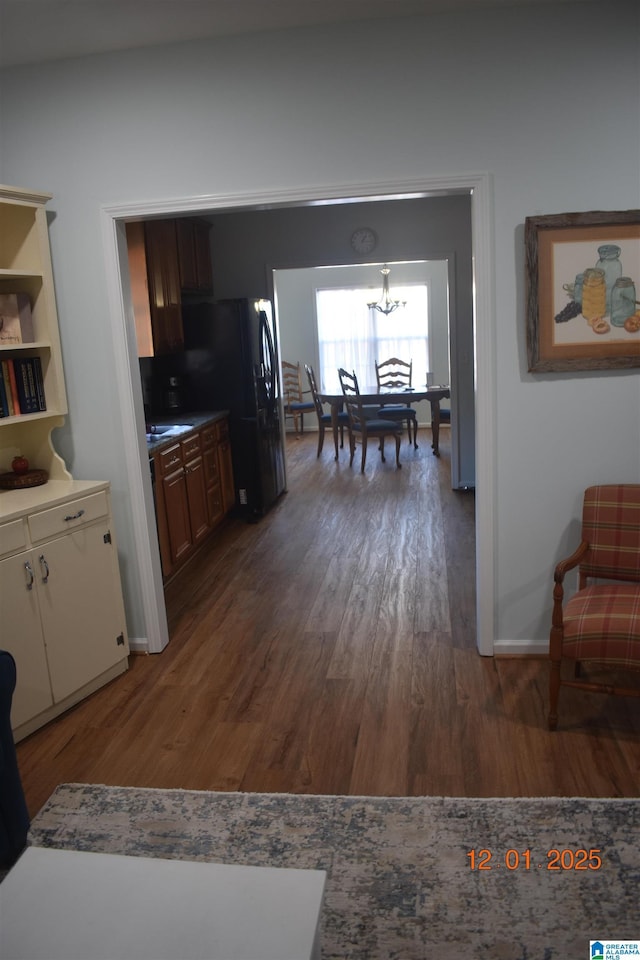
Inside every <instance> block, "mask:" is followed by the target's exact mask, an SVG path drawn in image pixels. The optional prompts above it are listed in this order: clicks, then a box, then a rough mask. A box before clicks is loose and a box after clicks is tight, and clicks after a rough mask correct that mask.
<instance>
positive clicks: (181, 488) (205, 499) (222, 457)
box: [154, 419, 235, 580]
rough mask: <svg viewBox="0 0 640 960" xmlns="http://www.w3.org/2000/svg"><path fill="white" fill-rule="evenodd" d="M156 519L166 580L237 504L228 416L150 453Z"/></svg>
mask: <svg viewBox="0 0 640 960" xmlns="http://www.w3.org/2000/svg"><path fill="white" fill-rule="evenodd" d="M154 474H155V477H156V519H157V525H158V541H159V545H160V559H161V562H162V574H163V577H164V579H165V580H167V579H168V578H169V577H171V576H173V574H174V573H175V572H176V571H177V570H178V569H179V568H180V567H181V566H182V564H183V563H185V562H186V561H187V560H188V559H189V558H190V557H191V556H192V554H193V552H194V551H195V550H196V549H197V547H199V546H200V544H201V543H202V542H204V540H206V539H207V538H208V537H209V536H210V534H211V533H212V531H213V530H214V529H215V527H217V525H218V524H219V523H220V522H221V521H222V520H223V519H224V517H225V516H226V514H227V513H228V512H229V511H230V510H231V508H232V507H233V505H234V503H235V489H234V485H233V467H232V464H231V447H230V445H229V425H228V420H226V419H224V420H218V421H215V422H213V423H211V424H207V425H205V426H203V427H201V428H200V429H199V430H198V429H194V431H193V433H191V434H189V435H188V436H187V437H185V439H184V440H181V441H179V442H176V443H174V444H173V445H171V446H169V447H166V448H164V449H163V450H160V451H159V452H158V453H156V454H155V456H154Z"/></svg>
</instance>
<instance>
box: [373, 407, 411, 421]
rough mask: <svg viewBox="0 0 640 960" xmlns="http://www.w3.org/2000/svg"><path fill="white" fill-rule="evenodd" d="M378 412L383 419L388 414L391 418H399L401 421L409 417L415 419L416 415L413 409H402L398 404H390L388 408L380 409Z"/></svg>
mask: <svg viewBox="0 0 640 960" xmlns="http://www.w3.org/2000/svg"><path fill="white" fill-rule="evenodd" d="M379 410H380V415H381V416H383V417H386V416H387V415H388V414H390V415H391V416H392V417H401V418H403V419H406V418H407V417H411V416H414V417H415V415H416V412H415V410H414V409H413V407H402V406H400V405H399V404H393V403H390V404H389V406H388V407H386V406H385V407H380V408H379Z"/></svg>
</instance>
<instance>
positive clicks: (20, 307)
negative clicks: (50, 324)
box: [0, 293, 34, 346]
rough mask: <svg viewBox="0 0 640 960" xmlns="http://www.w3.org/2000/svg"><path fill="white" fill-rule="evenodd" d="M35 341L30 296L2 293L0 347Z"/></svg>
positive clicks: (0, 294)
mask: <svg viewBox="0 0 640 960" xmlns="http://www.w3.org/2000/svg"><path fill="white" fill-rule="evenodd" d="M33 341H34V335H33V315H32V313H31V300H30V299H29V294H28V293H0V345H2V346H7V345H9V344H12V343H33Z"/></svg>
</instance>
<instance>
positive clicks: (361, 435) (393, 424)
mask: <svg viewBox="0 0 640 960" xmlns="http://www.w3.org/2000/svg"><path fill="white" fill-rule="evenodd" d="M338 376H339V377H340V386H341V388H342V393H343V394H344V398H345V405H346V408H347V414H348V417H349V452H350V457H349V466H351V465H352V464H353V458H354V455H355V452H356V441H357V440H359V441H360V446H361V448H362V455H361V463H360V472H361V473H364V466H365V463H366V460H367V444H368V441H369V437H377V438H378V440H379V449H380V455H381V457H382V462H383V463H386V460H385V456H384V441H385V437H389V436H391V437H394V438H395V441H396V467H397V468H398V469H400V468H401V466H402V464H401V463H400V443H401V440H402V423H401V422H400V421H397V420H385V419H383V418H382V417H380V416H374V417H371V416H370V414H369V412H368V411H367V409H366V408H365V406H364V404H363V403H362V401H361V399H360V387H359V386H358V378H357V377H356V374H355V371H354V372H353V373H348V372H347V371H346V370H343V369H342V368H340V369H339V370H338Z"/></svg>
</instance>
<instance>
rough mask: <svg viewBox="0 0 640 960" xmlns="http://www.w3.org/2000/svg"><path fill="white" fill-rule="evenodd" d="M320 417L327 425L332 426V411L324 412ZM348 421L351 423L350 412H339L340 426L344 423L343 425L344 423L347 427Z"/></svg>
mask: <svg viewBox="0 0 640 960" xmlns="http://www.w3.org/2000/svg"><path fill="white" fill-rule="evenodd" d="M320 419H321V421H322V423H324V424H325V425H326V426H329V427H330V426H331V423H332V420H331V414H330V413H323V414H322V416H321V418H320ZM348 423H349V414H348V413H339V414H338V426H340V425H341V424H342V425H344V426H345V427H346V425H347V424H348Z"/></svg>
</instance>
